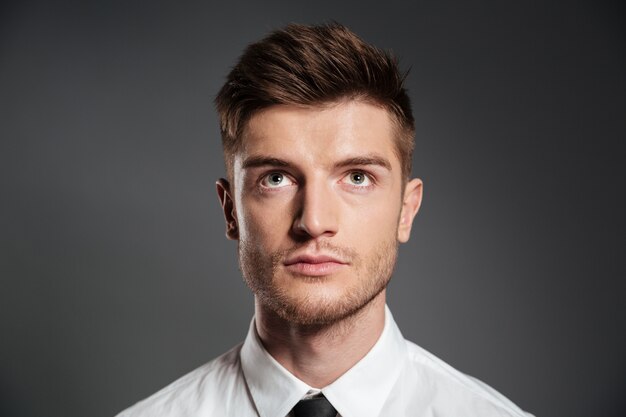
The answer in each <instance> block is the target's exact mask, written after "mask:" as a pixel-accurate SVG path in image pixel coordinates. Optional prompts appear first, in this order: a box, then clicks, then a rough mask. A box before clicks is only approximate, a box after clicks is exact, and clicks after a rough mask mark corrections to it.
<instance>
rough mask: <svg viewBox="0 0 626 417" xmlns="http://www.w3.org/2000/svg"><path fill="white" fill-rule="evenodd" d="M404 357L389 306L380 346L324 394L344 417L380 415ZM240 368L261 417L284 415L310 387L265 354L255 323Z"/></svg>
mask: <svg viewBox="0 0 626 417" xmlns="http://www.w3.org/2000/svg"><path fill="white" fill-rule="evenodd" d="M405 356H406V343H405V341H404V337H403V336H402V334H401V333H400V330H399V329H398V326H397V325H396V323H395V321H394V320H393V317H392V315H391V312H390V311H389V308H387V307H385V326H384V328H383V332H382V334H381V335H380V338H379V339H378V341H377V342H376V344H375V345H374V346H373V347H372V349H371V350H370V351H369V352H368V353H367V355H365V357H364V358H363V359H361V360H360V361H359V362H357V363H356V364H355V365H354V366H353V367H352V368H350V369H349V370H348V371H347V372H346V373H345V374H343V375H342V376H341V377H339V378H338V379H337V380H336V381H335V382H333V383H332V384H330V385H328V386H326V387H324V388H323V389H322V393H323V394H324V395H325V396H326V398H328V400H329V401H330V402H331V403H332V404H333V406H334V407H335V408H336V409H337V412H339V414H340V415H341V416H342V417H374V416H377V415H378V414H379V413H380V410H381V409H382V407H383V405H384V403H385V400H386V399H387V397H388V396H389V393H390V391H391V389H392V387H393V385H394V383H395V381H396V380H397V379H398V376H399V375H400V372H401V370H402V363H403V361H404V359H405ZM241 366H242V370H243V374H244V376H245V378H246V383H247V384H248V389H249V390H250V394H251V395H252V398H253V400H254V403H255V405H256V407H257V411H258V412H259V415H260V416H261V417H276V416H286V415H287V414H288V413H289V411H290V410H291V409H292V408H293V406H294V405H296V403H297V402H298V401H299V400H300V399H301V398H302V397H303V396H304V395H306V394H307V393H308V392H309V391H310V390H311V389H312V388H311V387H310V386H309V385H307V384H306V383H304V382H303V381H301V380H300V379H298V378H296V377H295V376H294V375H292V374H291V373H290V372H289V371H287V370H286V369H285V368H284V367H283V366H282V365H281V364H279V363H278V362H277V361H276V360H275V359H274V358H273V357H272V356H271V355H270V354H269V353H267V351H266V350H265V348H264V347H263V345H262V344H261V341H260V339H259V336H258V334H257V332H256V328H255V325H254V319H253V320H252V322H251V323H250V329H249V331H248V335H247V337H246V340H245V342H244V344H243V347H242V348H241Z"/></svg>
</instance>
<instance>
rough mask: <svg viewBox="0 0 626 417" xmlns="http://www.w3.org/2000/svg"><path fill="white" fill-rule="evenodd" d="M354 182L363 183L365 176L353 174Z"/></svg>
mask: <svg viewBox="0 0 626 417" xmlns="http://www.w3.org/2000/svg"><path fill="white" fill-rule="evenodd" d="M352 181H354V182H356V183H362V182H363V175H361V174H358V173H356V174H352Z"/></svg>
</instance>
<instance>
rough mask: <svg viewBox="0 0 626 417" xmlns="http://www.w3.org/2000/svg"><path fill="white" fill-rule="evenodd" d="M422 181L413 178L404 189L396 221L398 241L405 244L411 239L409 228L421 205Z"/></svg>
mask: <svg viewBox="0 0 626 417" xmlns="http://www.w3.org/2000/svg"><path fill="white" fill-rule="evenodd" d="M422 190H423V184H422V180H420V179H418V178H414V179H412V180H411V181H409V182H408V183H407V184H406V186H405V188H404V198H403V199H402V210H401V211H400V219H399V220H398V241H399V242H401V243H405V242H407V241H408V240H409V237H411V226H413V219H414V218H415V215H416V214H417V211H418V210H419V208H420V205H421V204H422Z"/></svg>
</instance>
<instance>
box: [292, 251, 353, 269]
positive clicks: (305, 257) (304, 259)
mask: <svg viewBox="0 0 626 417" xmlns="http://www.w3.org/2000/svg"><path fill="white" fill-rule="evenodd" d="M324 262H336V263H340V264H345V263H346V262H344V261H343V260H341V259H339V258H337V257H336V256H333V255H326V254H308V253H305V254H301V255H293V256H290V257H289V258H287V259H286V260H285V261H284V264H285V265H286V266H289V265H293V264H297V263H307V264H321V263H324Z"/></svg>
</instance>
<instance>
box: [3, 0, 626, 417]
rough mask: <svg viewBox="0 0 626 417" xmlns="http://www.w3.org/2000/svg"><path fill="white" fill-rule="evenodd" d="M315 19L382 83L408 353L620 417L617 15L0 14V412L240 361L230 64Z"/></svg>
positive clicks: (242, 7)
mask: <svg viewBox="0 0 626 417" xmlns="http://www.w3.org/2000/svg"><path fill="white" fill-rule="evenodd" d="M329 19H335V20H337V21H339V22H342V23H344V24H346V25H348V26H349V27H351V28H352V29H353V30H354V31H356V32H357V33H358V34H360V35H361V36H362V37H363V38H365V39H366V40H367V41H370V42H372V43H374V44H376V45H378V46H380V47H382V48H391V49H393V51H394V52H395V53H396V54H397V55H398V56H399V57H400V58H401V62H402V63H403V66H404V67H405V68H406V67H411V68H412V70H411V75H410V77H409V80H408V87H409V89H410V93H411V97H412V99H413V103H414V110H415V115H416V119H417V151H416V154H415V169H414V173H415V175H417V176H419V177H421V178H423V179H424V181H425V201H424V205H423V208H422V211H421V212H420V214H419V216H418V218H417V220H416V226H415V229H414V233H413V238H412V240H411V241H410V243H408V244H406V245H404V246H403V247H402V249H401V255H400V262H399V265H398V269H397V273H396V274H395V277H394V279H393V281H392V284H391V286H390V291H389V304H390V306H391V308H392V311H393V312H394V314H395V317H396V320H397V321H398V322H399V324H400V327H401V328H402V329H403V332H404V334H405V336H406V337H407V338H409V339H411V340H413V341H415V342H417V343H419V344H421V345H422V346H423V347H425V348H426V349H428V350H430V351H432V352H434V353H435V354H437V355H438V356H440V357H441V358H443V359H444V360H445V361H447V362H449V363H451V364H452V365H453V366H455V367H457V368H459V369H461V370H462V371H464V372H466V373H469V374H472V375H474V376H477V377H478V378H480V379H482V380H484V381H486V382H487V383H489V384H490V385H492V386H494V387H495V388H497V389H498V390H500V391H501V392H502V393H504V394H505V395H507V396H508V397H510V398H511V399H513V400H514V401H515V402H516V403H518V404H519V405H520V406H521V407H522V408H524V409H527V410H529V411H531V412H533V413H535V414H536V415H538V416H580V417H587V416H618V415H621V416H623V415H625V414H626V400H625V396H624V393H625V392H626V386H625V385H626V384H625V381H626V363H625V362H626V361H625V354H624V352H625V351H626V341H625V335H624V330H625V328H626V315H625V308H624V304H625V298H626V297H625V293H626V286H625V284H624V278H625V270H626V268H625V249H626V248H625V244H624V243H625V239H624V238H625V235H626V233H625V231H626V230H625V229H626V228H625V220H624V213H625V212H626V210H625V209H626V207H625V194H626V193H625V191H626V187H625V184H624V179H625V177H626V175H625V172H624V160H625V158H624V157H625V152H624V140H625V130H626V129H625V122H624V116H625V114H626V112H625V110H626V108H625V107H626V94H625V89H626V82H625V71H624V70H625V68H626V66H625V52H624V51H625V48H624V46H625V42H624V41H625V31H624V23H625V22H624V6H622V5H621V4H620V2H614V3H608V2H607V3H601V2H591V1H588V2H563V3H555V2H501V1H482V2H473V3H472V4H471V5H470V2H465V1H458V2H446V1H434V0H433V1H418V2H398V1H378V2H370V1H359V2H357V1H350V2H341V1H310V2H302V3H296V2H292V3H287V2H284V3H283V2H277V1H269V2H253V1H246V2H239V1H233V2H230V3H228V4H224V3H223V2H220V3H219V4H212V3H211V2H208V1H204V2H195V3H187V4H184V5H182V3H179V4H177V5H175V4H174V3H173V2H172V3H166V2H160V1H108V2H104V1H103V2H95V3H94V2H84V1H72V2H70V1H57V2H29V1H20V2H8V3H7V2H3V3H2V6H0V111H1V113H0V114H1V123H0V137H1V143H0V155H1V156H0V158H1V160H0V163H1V166H0V170H1V171H0V174H1V176H0V184H1V187H2V188H1V195H0V210H1V213H0V214H1V216H0V236H1V238H0V239H1V240H0V242H1V243H0V244H1V252H0V254H1V258H0V274H1V281H0V338H1V339H0V415H2V416H15V417H27V416H28V417H31V416H32V417H35V416H37V417H44V416H45V417H57V416H58V417H74V416H75V417H84V416H94V417H99V416H102V417H104V416H112V415H113V414H115V413H116V412H118V411H120V410H121V409H123V408H125V407H126V406H129V405H130V404H132V403H133V402H135V401H137V400H139V399H141V398H143V397H145V396H147V395H149V394H151V393H152V392H154V391H156V390H157V389H159V388H161V387H162V386H164V385H166V384H168V383H169V382H171V381H172V380H174V379H175V378H177V377H179V376H181V375H182V374H184V373H186V372H187V371H189V370H191V369H193V368H195V367H197V366H199V365H200V364H202V363H204V362H206V361H207V360H209V359H211V358H212V357H214V356H216V355H218V354H220V353H221V352H223V351H225V350H227V349H228V348H230V347H231V346H233V345H234V344H236V343H238V342H239V341H240V340H242V339H243V337H244V336H245V332H246V330H247V326H248V323H249V320H250V317H251V314H252V297H251V296H250V294H249V291H248V290H247V288H246V287H245V285H244V284H243V282H242V280H241V278H240V274H239V272H238V269H237V266H236V254H235V245H234V244H233V243H232V242H228V241H226V240H225V238H224V237H223V232H224V226H223V224H222V218H221V214H220V210H219V206H218V204H217V199H216V198H215V195H214V194H215V193H214V185H213V184H214V180H215V179H216V178H218V177H219V176H221V175H222V172H223V164H222V161H221V151H220V145H219V137H218V128H217V122H216V117H215V115H214V113H213V109H212V103H211V101H212V98H213V96H214V95H215V93H216V92H217V90H218V88H219V87H220V85H221V83H222V82H223V80H224V77H225V75H226V73H227V72H228V70H229V68H230V67H231V66H232V65H233V64H234V62H235V60H236V58H237V56H238V55H239V54H240V53H241V51H242V49H243V47H244V46H245V45H246V44H247V43H249V42H251V41H253V40H256V39H258V38H259V37H261V36H262V35H263V34H265V33H266V32H267V31H268V30H270V29H273V28H276V27H279V26H281V25H283V24H286V23H289V22H294V21H295V22H302V23H315V22H322V21H328V20H329Z"/></svg>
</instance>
